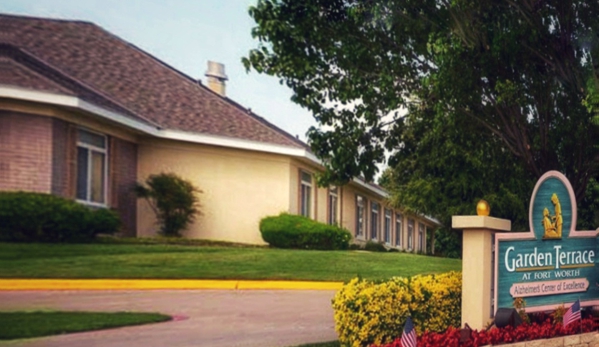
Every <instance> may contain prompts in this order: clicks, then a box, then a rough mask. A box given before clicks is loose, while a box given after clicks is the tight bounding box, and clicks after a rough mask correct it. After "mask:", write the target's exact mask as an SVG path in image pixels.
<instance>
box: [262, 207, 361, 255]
mask: <svg viewBox="0 0 599 347" xmlns="http://www.w3.org/2000/svg"><path fill="white" fill-rule="evenodd" d="M260 233H261V234H262V239H264V241H265V242H267V243H268V244H269V245H270V246H272V247H277V248H297V249H320V250H337V249H347V248H348V247H349V241H350V240H351V234H350V233H349V231H347V230H346V229H343V228H340V227H338V226H335V225H328V224H324V223H320V222H316V221H314V220H311V219H310V218H306V217H303V216H297V215H292V214H288V213H281V214H280V215H278V216H271V217H266V218H263V219H262V220H261V221H260Z"/></svg>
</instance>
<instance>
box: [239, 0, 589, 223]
mask: <svg viewBox="0 0 599 347" xmlns="http://www.w3.org/2000/svg"><path fill="white" fill-rule="evenodd" d="M250 15H251V16H252V17H253V19H254V20H255V21H256V24H257V26H256V27H255V28H254V29H253V31H252V35H253V36H254V37H255V38H256V39H258V40H259V42H260V43H259V47H258V48H256V49H254V50H251V51H250V53H249V55H248V57H247V58H244V59H243V62H244V64H245V66H246V68H247V69H251V68H253V69H255V70H256V71H258V72H262V73H266V74H269V75H273V76H277V77H279V78H280V80H281V83H285V84H286V85H287V86H289V87H290V88H291V89H292V90H293V93H294V94H293V96H292V100H293V101H294V102H296V103H298V104H299V105H301V106H303V107H305V108H307V109H308V110H310V111H311V112H312V113H313V115H314V117H315V119H316V120H317V121H318V123H319V125H320V127H319V128H311V129H310V131H309V134H308V135H309V140H310V143H311V146H312V150H313V151H314V152H315V153H316V155H317V156H318V157H320V158H321V159H322V160H323V162H324V165H325V167H326V169H327V172H326V174H325V175H324V176H323V178H322V181H323V183H324V182H335V183H343V182H347V181H348V180H349V179H350V178H351V177H354V176H360V175H362V176H364V177H365V178H366V179H368V180H370V179H372V178H373V177H374V174H375V173H376V166H375V165H374V163H378V162H383V161H384V160H385V152H386V151H387V152H390V153H391V159H390V164H391V166H392V167H393V173H394V174H393V175H392V177H393V178H392V179H391V180H390V181H389V182H390V183H391V187H392V188H393V193H394V197H395V200H396V202H398V203H401V204H402V205H408V206H410V207H412V208H413V209H414V210H416V211H419V212H426V213H430V214H432V215H435V216H442V217H446V216H448V215H449V214H448V212H447V211H448V209H451V208H455V209H457V210H463V209H464V208H465V205H463V204H461V205H460V204H459V202H460V201H462V202H464V201H465V203H467V204H469V205H468V206H474V203H475V202H476V201H471V200H470V199H475V198H483V197H487V198H489V196H490V195H492V194H495V196H496V197H497V199H503V200H505V201H503V202H499V206H494V210H497V208H499V210H501V211H505V212H502V213H505V215H498V216H503V217H506V218H516V219H520V220H522V219H525V218H526V217H525V216H526V212H525V211H526V206H527V205H526V204H525V203H524V202H526V201H527V200H528V195H529V194H530V191H531V189H532V184H534V181H535V180H536V179H538V178H539V177H540V176H541V175H542V174H543V173H544V172H546V171H549V170H559V171H561V172H563V173H564V174H565V175H566V176H567V177H568V178H569V180H570V181H571V183H572V186H573V188H574V190H575V194H576V199H577V201H578V202H579V203H580V202H581V201H582V199H583V197H584V195H585V191H586V187H587V184H588V182H589V180H590V179H591V178H592V177H594V176H595V175H596V173H597V170H598V168H599V167H598V163H599V161H598V158H599V157H598V155H599V150H598V149H597V147H596V146H595V140H596V138H597V136H596V135H597V134H596V128H595V127H594V126H592V117H593V105H597V103H596V100H598V99H597V98H596V95H597V94H596V92H595V91H594V90H597V88H595V89H594V90H593V88H590V87H589V86H590V85H591V82H592V81H596V80H597V75H598V67H597V66H599V37H598V33H599V21H597V20H596V19H597V18H599V2H596V1H584V0H576V1H563V0H546V1H543V0H534V1H533V0H521V1H500V0H481V1H479V0H476V1H474V0H455V1H443V0H417V1H416V0H388V1H374V0H305V1H293V0H259V1H258V3H257V5H256V6H253V7H251V8H250ZM595 85H596V84H595ZM593 97H594V98H593ZM593 102H595V103H594V104H593ZM402 109H403V110H405V111H406V112H405V114H404V112H401V111H400V110H402ZM596 109H597V108H596V107H595V110H596ZM524 195H526V197H524ZM419 200H420V201H419ZM438 201H441V203H437V202H438ZM514 204H515V205H514ZM518 204H520V205H518ZM522 205H524V206H522ZM427 206H428V207H427ZM494 215H496V214H494ZM521 216H524V217H523V218H522V217H521Z"/></svg>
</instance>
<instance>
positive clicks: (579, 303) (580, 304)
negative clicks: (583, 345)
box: [578, 295, 582, 334]
mask: <svg viewBox="0 0 599 347" xmlns="http://www.w3.org/2000/svg"><path fill="white" fill-rule="evenodd" d="M578 305H579V306H580V307H579V308H580V317H579V318H578V319H580V334H582V303H581V302H580V295H579V296H578Z"/></svg>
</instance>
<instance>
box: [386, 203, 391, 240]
mask: <svg viewBox="0 0 599 347" xmlns="http://www.w3.org/2000/svg"><path fill="white" fill-rule="evenodd" d="M385 242H386V243H389V244H390V243H391V210H390V209H388V208H386V209H385Z"/></svg>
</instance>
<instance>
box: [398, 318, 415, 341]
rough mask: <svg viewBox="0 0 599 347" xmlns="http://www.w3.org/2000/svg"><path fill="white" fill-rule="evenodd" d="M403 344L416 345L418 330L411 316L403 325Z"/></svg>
mask: <svg viewBox="0 0 599 347" xmlns="http://www.w3.org/2000/svg"><path fill="white" fill-rule="evenodd" d="M401 346H402V347H416V330H414V324H413V323H412V318H410V317H409V316H408V319H406V325H404V327H403V334H401Z"/></svg>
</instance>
